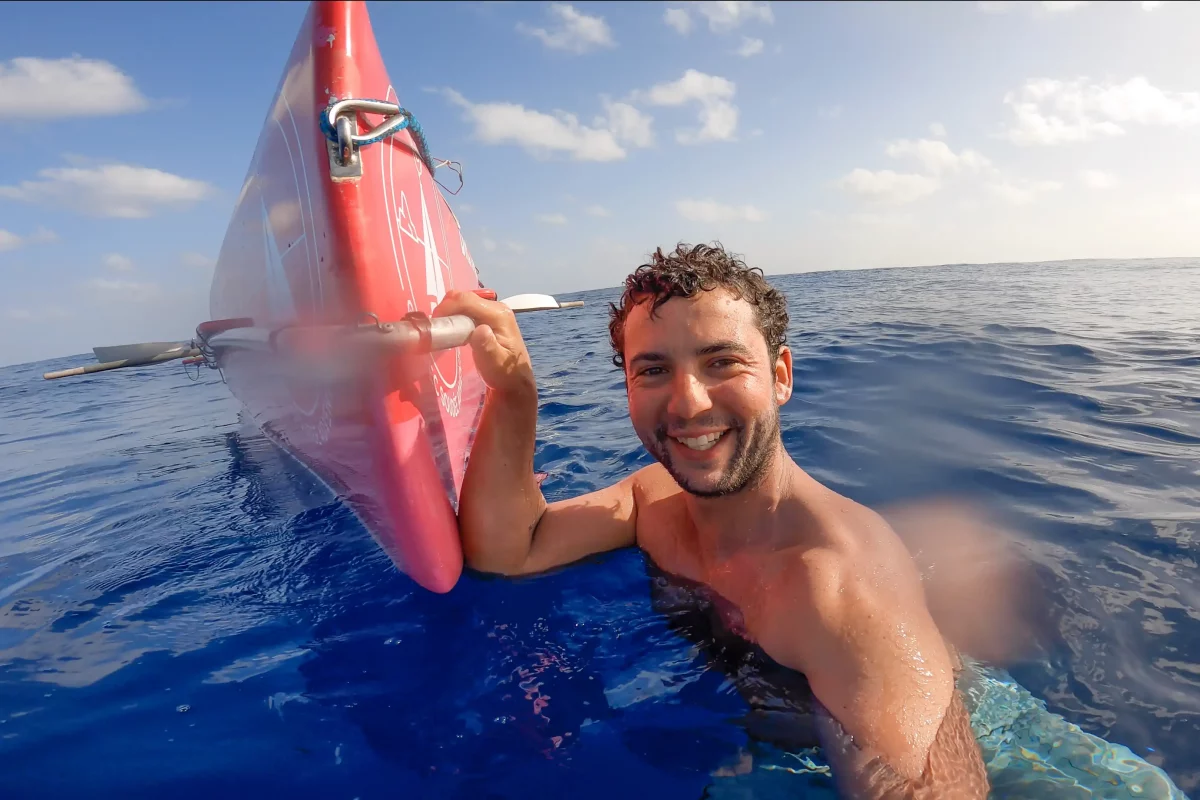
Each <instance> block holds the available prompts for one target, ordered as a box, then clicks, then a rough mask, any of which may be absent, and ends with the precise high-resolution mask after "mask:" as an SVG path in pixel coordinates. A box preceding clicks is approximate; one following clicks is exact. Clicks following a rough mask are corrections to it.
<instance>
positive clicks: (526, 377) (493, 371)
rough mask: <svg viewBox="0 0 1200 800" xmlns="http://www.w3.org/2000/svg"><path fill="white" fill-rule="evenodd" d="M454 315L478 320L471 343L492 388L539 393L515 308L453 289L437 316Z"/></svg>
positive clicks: (485, 381) (434, 313)
mask: <svg viewBox="0 0 1200 800" xmlns="http://www.w3.org/2000/svg"><path fill="white" fill-rule="evenodd" d="M452 314H463V315H465V316H468V317H470V318H471V319H472V320H473V321H474V322H475V330H474V331H473V332H472V333H471V338H470V339H468V340H467V342H468V344H470V345H471V352H472V353H473V354H474V356H475V368H476V369H477V370H479V375H480V377H481V378H483V381H484V383H486V384H487V385H488V387H489V388H491V389H492V390H493V391H495V392H499V393H501V394H528V393H536V391H537V387H536V383H535V380H534V376H533V365H532V363H531V362H530V360H529V352H528V350H526V349H525V340H524V338H523V337H522V336H521V329H520V328H519V327H518V326H517V317H516V315H515V314H514V313H513V311H512V309H511V308H509V307H508V306H506V305H504V303H501V302H499V301H496V300H484V299H483V298H482V297H480V296H479V295H477V294H475V293H474V292H464V291H462V290H458V289H452V290H450V291H448V292H446V296H445V297H444V298H443V299H442V302H441V303H439V304H438V307H437V308H435V309H434V311H433V316H435V317H445V316H450V315H452Z"/></svg>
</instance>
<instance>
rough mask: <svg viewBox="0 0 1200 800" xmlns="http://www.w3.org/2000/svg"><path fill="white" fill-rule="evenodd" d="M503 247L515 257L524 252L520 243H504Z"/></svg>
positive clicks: (523, 246)
mask: <svg viewBox="0 0 1200 800" xmlns="http://www.w3.org/2000/svg"><path fill="white" fill-rule="evenodd" d="M504 246H505V247H507V248H508V251H509V252H510V253H516V254H517V255H520V254H521V253H524V252H525V245H523V244H521V243H520V242H512V241H509V242H505V243H504Z"/></svg>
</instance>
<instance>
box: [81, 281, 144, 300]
mask: <svg viewBox="0 0 1200 800" xmlns="http://www.w3.org/2000/svg"><path fill="white" fill-rule="evenodd" d="M85 286H86V287H87V288H88V289H93V290H95V291H99V292H104V293H106V294H110V295H116V296H119V297H121V298H124V299H127V300H132V301H133V302H135V303H145V302H149V301H151V300H157V299H158V298H159V297H161V296H162V289H161V288H160V287H159V285H158V284H156V283H143V282H141V281H129V280H124V279H121V278H92V279H91V280H90V281H88V282H87V283H86V284H85Z"/></svg>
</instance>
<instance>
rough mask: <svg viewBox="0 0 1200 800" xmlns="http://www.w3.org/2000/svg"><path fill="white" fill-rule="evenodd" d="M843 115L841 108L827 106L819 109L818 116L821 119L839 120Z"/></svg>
mask: <svg viewBox="0 0 1200 800" xmlns="http://www.w3.org/2000/svg"><path fill="white" fill-rule="evenodd" d="M841 115H842V107H841V106H827V107H823V108H818V109H817V116H818V117H820V118H821V119H837V118H838V117H840V116H841Z"/></svg>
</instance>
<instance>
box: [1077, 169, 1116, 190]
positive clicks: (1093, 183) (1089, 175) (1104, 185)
mask: <svg viewBox="0 0 1200 800" xmlns="http://www.w3.org/2000/svg"><path fill="white" fill-rule="evenodd" d="M1079 180H1081V181H1082V182H1083V185H1084V186H1086V187H1088V188H1089V189H1111V188H1112V187H1114V186H1116V185H1117V182H1118V181H1117V176H1116V175H1113V174H1112V173H1111V172H1104V171H1103V170H1098V169H1084V170H1080V171H1079Z"/></svg>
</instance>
